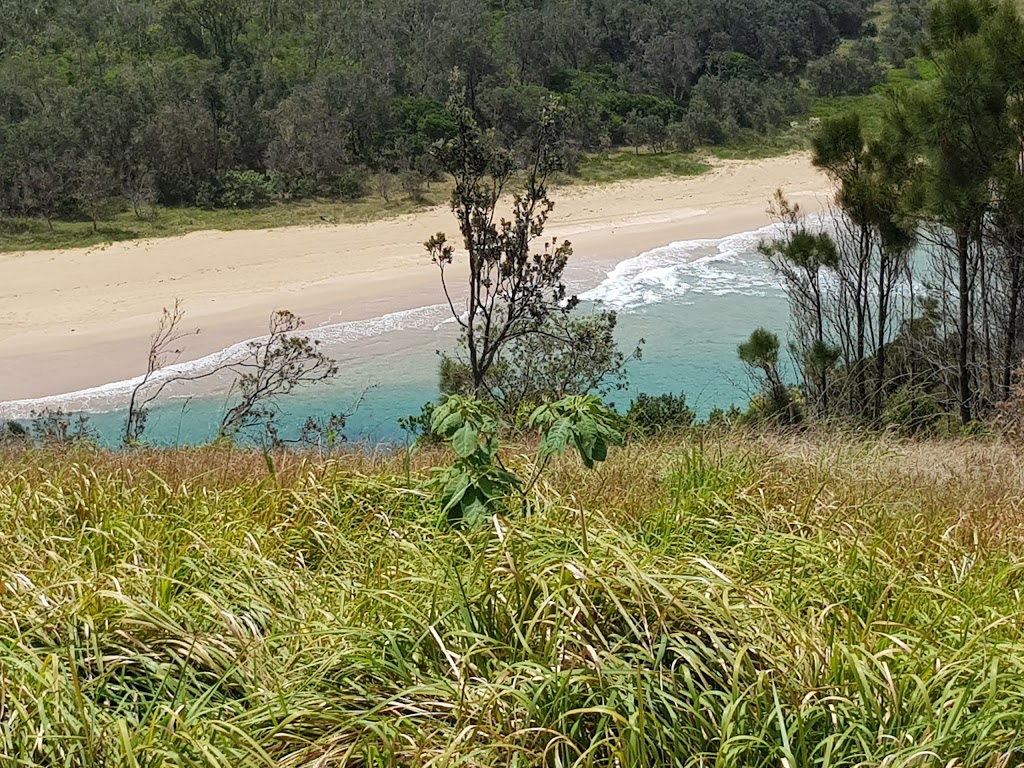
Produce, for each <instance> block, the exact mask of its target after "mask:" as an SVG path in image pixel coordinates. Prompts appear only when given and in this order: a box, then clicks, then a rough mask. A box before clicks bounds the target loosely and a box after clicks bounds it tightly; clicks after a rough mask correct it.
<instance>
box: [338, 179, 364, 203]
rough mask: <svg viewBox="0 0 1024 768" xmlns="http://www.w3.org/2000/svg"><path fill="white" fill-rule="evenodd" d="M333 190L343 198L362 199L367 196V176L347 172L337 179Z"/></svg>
mask: <svg viewBox="0 0 1024 768" xmlns="http://www.w3.org/2000/svg"><path fill="white" fill-rule="evenodd" d="M333 191H334V194H336V195H337V196H338V197H340V198H341V199H342V200H360V199H362V198H364V197H366V192H367V187H366V176H365V175H364V174H361V173H346V174H343V175H341V176H339V177H338V178H337V179H335V181H334V184H333Z"/></svg>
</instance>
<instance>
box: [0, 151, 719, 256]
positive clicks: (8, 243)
mask: <svg viewBox="0 0 1024 768" xmlns="http://www.w3.org/2000/svg"><path fill="white" fill-rule="evenodd" d="M709 170H711V165H709V164H708V163H707V162H705V161H704V160H703V159H702V158H700V157H699V156H697V155H693V154H687V153H682V152H661V153H652V152H650V151H649V150H643V151H642V152H640V153H639V154H638V153H635V152H633V151H631V150H629V151H621V152H616V153H612V154H607V155H604V154H595V155H585V156H584V157H583V158H582V159H581V160H580V163H579V168H578V175H577V176H567V175H560V176H559V179H558V181H559V183H560V184H562V185H566V186H571V185H574V184H606V183H611V182H615V181H626V180H635V179H649V178H654V177H657V176H696V175H699V174H701V173H704V172H706V171H709ZM449 194H450V187H449V185H448V184H447V183H446V182H445V183H438V182H435V183H433V184H431V185H430V186H429V187H428V188H427V189H426V191H425V192H424V193H423V197H422V199H420V200H418V201H417V200H413V199H412V198H410V197H409V195H407V194H406V193H405V192H402V191H400V190H397V189H396V190H394V191H393V192H392V193H391V194H390V195H389V199H388V200H387V201H385V200H384V199H383V198H382V197H380V195H379V194H377V193H376V192H371V193H370V194H368V195H367V196H366V197H363V198H360V199H358V200H303V201H300V202H292V203H275V204H273V205H269V206H266V207H263V208H238V209H223V208H218V209H205V208H166V207H162V206H158V207H156V208H154V209H153V210H152V211H150V212H149V215H148V216H147V217H146V218H143V219H140V218H139V217H138V216H136V215H135V214H134V213H133V212H132V211H128V210H126V211H122V212H121V213H118V214H117V215H115V216H114V217H113V218H112V219H111V220H109V221H102V222H100V223H99V224H98V226H97V227H95V228H94V227H93V224H92V222H90V221H54V222H53V223H52V229H51V228H50V225H48V224H47V223H46V222H45V221H43V220H41V219H25V218H16V219H12V218H7V219H5V218H0V253H3V252H20V251H32V250H44V249H63V248H80V247H89V246H96V245H103V244H106V243H113V242H119V241H125V240H140V239H146V238H155V237H173V236H176V235H184V234H188V233H189V232H199V231H208V230H220V231H225V232H226V231H231V230H239V229H273V228H277V227H290V226H302V225H307V226H308V225H312V226H319V225H323V224H324V223H325V219H326V220H327V222H328V223H343V222H364V221H374V220H380V219H387V218H392V217H395V216H401V215H403V214H407V213H414V212H416V211H419V210H423V209H424V208H429V207H430V206H433V205H441V204H445V203H447V202H448V196H449Z"/></svg>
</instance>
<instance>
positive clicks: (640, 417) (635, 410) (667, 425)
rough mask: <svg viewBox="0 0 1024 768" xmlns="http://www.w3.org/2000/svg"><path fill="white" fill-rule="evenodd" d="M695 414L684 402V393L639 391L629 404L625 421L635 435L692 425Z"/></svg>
mask: <svg viewBox="0 0 1024 768" xmlns="http://www.w3.org/2000/svg"><path fill="white" fill-rule="evenodd" d="M696 418H697V414H696V413H694V411H693V409H692V408H690V406H688V405H687V404H686V395H685V394H683V393H682V392H680V393H679V394H678V395H673V394H671V393H666V394H663V395H648V394H644V393H641V394H639V395H637V396H636V399H635V400H633V402H632V403H630V404H629V411H628V412H627V413H626V422H627V424H628V425H629V427H630V429H631V430H632V431H633V432H634V433H635V434H637V435H640V436H649V435H655V434H658V433H659V432H664V431H666V430H677V429H686V428H687V427H691V426H693V422H694V421H695V420H696Z"/></svg>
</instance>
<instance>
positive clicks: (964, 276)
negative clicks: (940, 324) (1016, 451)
mask: <svg viewBox="0 0 1024 768" xmlns="http://www.w3.org/2000/svg"><path fill="white" fill-rule="evenodd" d="M969 256H970V240H969V238H968V233H967V229H966V228H963V229H961V230H960V231H959V232H957V235H956V258H957V266H958V268H959V272H960V274H959V283H960V285H959V290H960V317H959V329H958V330H959V332H960V349H959V354H958V355H957V377H958V384H959V390H960V391H959V400H960V423H961V424H965V425H966V424H968V423H969V422H970V421H971V381H970V369H969V367H968V359H969V357H970V347H971V342H970V331H971V327H970V318H971V289H970V276H969V274H968V269H967V267H968V261H969Z"/></svg>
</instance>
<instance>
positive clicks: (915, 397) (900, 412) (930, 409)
mask: <svg viewBox="0 0 1024 768" xmlns="http://www.w3.org/2000/svg"><path fill="white" fill-rule="evenodd" d="M945 417H946V412H945V411H944V410H943V409H942V406H941V405H940V404H939V400H938V398H937V397H935V395H933V394H931V393H930V392H921V391H918V390H914V389H911V388H910V387H901V388H900V389H899V390H897V391H896V392H894V393H893V394H892V395H890V396H889V397H888V398H887V399H886V401H885V407H884V408H883V409H882V424H883V426H885V427H889V428H891V429H894V430H895V431H897V432H900V433H902V434H905V435H920V434H929V433H934V432H936V431H937V430H938V429H939V427H940V426H941V424H942V422H943V420H944V419H945Z"/></svg>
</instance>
